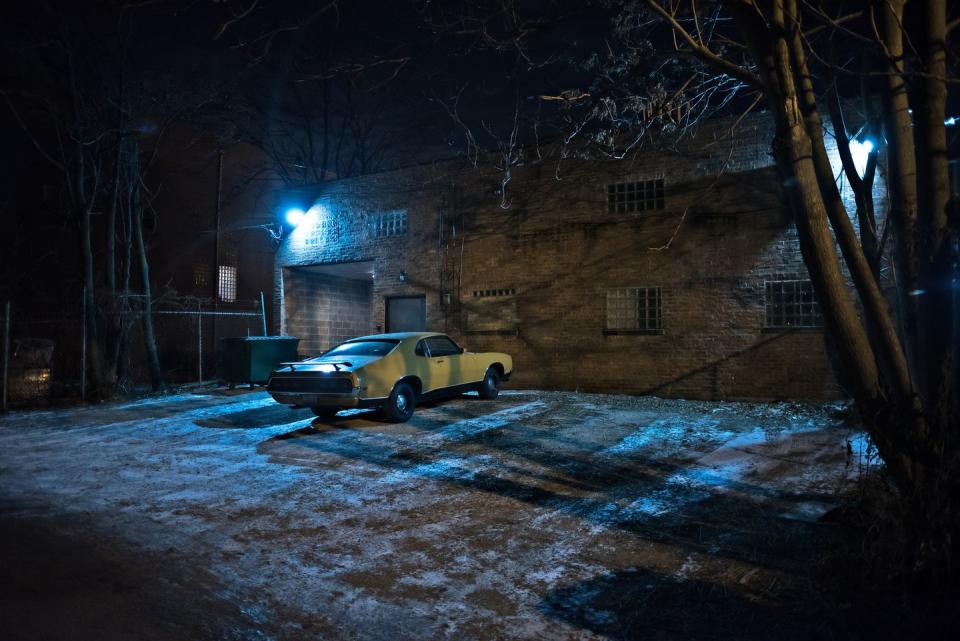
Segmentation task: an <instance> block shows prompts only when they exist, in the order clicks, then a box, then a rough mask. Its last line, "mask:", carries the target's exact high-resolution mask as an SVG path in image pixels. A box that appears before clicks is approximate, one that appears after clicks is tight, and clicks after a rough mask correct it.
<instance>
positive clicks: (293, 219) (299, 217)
mask: <svg viewBox="0 0 960 641" xmlns="http://www.w3.org/2000/svg"><path fill="white" fill-rule="evenodd" d="M306 215H307V214H306V212H305V211H303V210H302V209H300V208H299V207H291V208H290V209H288V210H287V215H286V218H287V222H288V223H289V224H290V225H292V226H293V227H296V226H297V225H299V224H300V223H302V222H303V219H304V218H305V217H306Z"/></svg>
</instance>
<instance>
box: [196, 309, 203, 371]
mask: <svg viewBox="0 0 960 641" xmlns="http://www.w3.org/2000/svg"><path fill="white" fill-rule="evenodd" d="M197 382H198V383H202V382H203V303H201V302H199V301H198V302H197Z"/></svg>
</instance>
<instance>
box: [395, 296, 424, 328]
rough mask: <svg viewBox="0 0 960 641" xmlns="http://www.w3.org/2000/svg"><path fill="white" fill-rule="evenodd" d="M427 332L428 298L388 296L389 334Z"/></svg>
mask: <svg viewBox="0 0 960 641" xmlns="http://www.w3.org/2000/svg"><path fill="white" fill-rule="evenodd" d="M426 330H427V297H426V296H388V297H387V331H388V332H425V331H426Z"/></svg>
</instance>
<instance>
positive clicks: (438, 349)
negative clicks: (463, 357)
mask: <svg viewBox="0 0 960 641" xmlns="http://www.w3.org/2000/svg"><path fill="white" fill-rule="evenodd" d="M425 340H426V343H427V348H428V349H429V350H430V356H433V357H437V356H452V355H454V354H459V353H460V348H459V347H457V344H456V343H454V342H453V341H452V340H451V339H450V338H449V337H447V336H431V337H430V338H427V339H425Z"/></svg>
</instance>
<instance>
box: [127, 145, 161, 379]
mask: <svg viewBox="0 0 960 641" xmlns="http://www.w3.org/2000/svg"><path fill="white" fill-rule="evenodd" d="M137 166H138V168H139V163H137ZM133 177H134V178H135V179H139V177H140V172H139V171H137V172H135V173H134V176H133ZM133 189H134V193H133V198H132V201H133V211H132V216H133V236H134V241H135V242H136V244H137V256H138V258H139V260H140V277H141V279H142V280H143V340H144V346H145V347H146V350H147V364H148V366H149V368H150V384H151V385H152V387H153V389H154V390H159V389H161V388H162V387H163V372H162V370H161V369H160V355H159V354H158V353H157V341H156V337H155V336H154V332H153V292H152V291H151V287H150V263H149V261H148V260H147V249H146V243H144V242H143V207H141V205H140V195H139V194H140V185H139V182H138V183H137V184H135V185H134V187H133Z"/></svg>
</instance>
